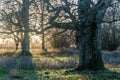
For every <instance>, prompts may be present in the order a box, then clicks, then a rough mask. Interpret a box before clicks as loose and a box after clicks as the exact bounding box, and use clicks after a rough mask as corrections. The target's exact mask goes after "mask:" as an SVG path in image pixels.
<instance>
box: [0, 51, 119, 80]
mask: <svg viewBox="0 0 120 80" xmlns="http://www.w3.org/2000/svg"><path fill="white" fill-rule="evenodd" d="M33 52H34V53H33V56H32V57H28V56H26V57H20V58H18V57H15V56H11V55H12V54H14V51H13V52H9V51H7V53H6V55H5V56H1V57H0V80H120V67H119V66H120V64H119V62H120V60H119V59H117V61H115V59H113V60H114V61H113V62H117V63H116V64H118V65H117V66H116V65H114V63H113V64H111V63H112V61H111V60H112V58H114V57H115V58H116V56H108V55H104V56H107V57H104V58H105V59H103V60H106V61H104V62H105V66H106V68H107V69H109V70H104V71H83V72H68V73H66V72H65V71H66V70H70V69H73V68H75V67H76V66H77V64H78V55H77V54H76V53H74V54H73V53H69V52H68V51H64V50H54V51H53V50H50V51H48V52H47V53H46V54H42V51H38V50H37V51H35V50H33ZM9 53H11V55H8V56H7V54H9ZM17 53H19V52H17ZM108 57H109V58H111V59H110V60H109V59H108ZM118 57H119V56H118ZM21 61H22V62H21ZM21 63H22V64H21ZM31 63H32V64H31ZM109 63H110V64H109ZM31 65H34V68H35V69H33V70H30V69H27V68H26V69H25V68H24V66H25V67H26V66H31ZM28 68H29V67H28ZM11 76H13V77H14V78H12V77H11Z"/></svg>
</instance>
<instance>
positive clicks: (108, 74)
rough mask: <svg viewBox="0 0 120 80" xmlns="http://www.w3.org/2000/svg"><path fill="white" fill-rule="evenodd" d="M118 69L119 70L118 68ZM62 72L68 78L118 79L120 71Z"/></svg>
mask: <svg viewBox="0 0 120 80" xmlns="http://www.w3.org/2000/svg"><path fill="white" fill-rule="evenodd" d="M118 70H119V71H120V68H118ZM64 74H65V75H66V76H68V77H67V78H68V80H69V79H71V80H79V79H80V80H120V72H116V71H114V70H103V71H102V70H101V71H82V72H67V73H66V72H65V73H64ZM63 79H64V80H65V78H63ZM66 80H67V79H66Z"/></svg>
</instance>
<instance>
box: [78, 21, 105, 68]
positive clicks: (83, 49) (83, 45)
mask: <svg viewBox="0 0 120 80" xmlns="http://www.w3.org/2000/svg"><path fill="white" fill-rule="evenodd" d="M76 42H77V44H78V48H79V51H80V52H79V54H80V55H79V66H78V67H77V68H76V70H87V69H88V70H101V69H104V64H103V61H102V57H101V44H100V27H98V26H97V25H96V24H95V23H91V24H90V25H89V26H88V25H87V26H86V25H84V26H82V28H81V29H80V30H77V32H76Z"/></svg>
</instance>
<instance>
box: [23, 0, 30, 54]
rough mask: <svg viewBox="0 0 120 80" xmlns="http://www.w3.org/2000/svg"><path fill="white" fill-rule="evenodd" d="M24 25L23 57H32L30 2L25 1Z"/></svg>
mask: <svg viewBox="0 0 120 80" xmlns="http://www.w3.org/2000/svg"><path fill="white" fill-rule="evenodd" d="M22 13H23V14H22V19H23V20H22V24H23V29H24V32H23V33H24V37H23V41H22V53H21V55H30V48H29V46H30V44H29V43H30V40H29V0H23V8H22Z"/></svg>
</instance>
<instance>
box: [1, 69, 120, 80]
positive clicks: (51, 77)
mask: <svg viewBox="0 0 120 80" xmlns="http://www.w3.org/2000/svg"><path fill="white" fill-rule="evenodd" d="M66 70H67V69H43V70H42V71H41V70H21V71H20V75H22V76H23V78H19V79H17V78H12V80H120V73H117V72H116V71H120V69H119V68H117V69H112V70H105V71H96V72H93V71H83V72H70V73H65V71H66ZM0 74H2V75H0V80H6V78H5V77H6V75H7V73H6V74H5V73H4V74H3V73H2V72H1V73H0ZM9 80H10V79H9Z"/></svg>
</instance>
